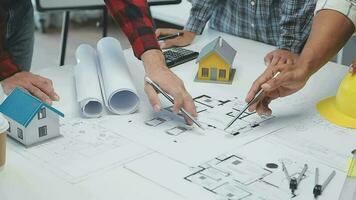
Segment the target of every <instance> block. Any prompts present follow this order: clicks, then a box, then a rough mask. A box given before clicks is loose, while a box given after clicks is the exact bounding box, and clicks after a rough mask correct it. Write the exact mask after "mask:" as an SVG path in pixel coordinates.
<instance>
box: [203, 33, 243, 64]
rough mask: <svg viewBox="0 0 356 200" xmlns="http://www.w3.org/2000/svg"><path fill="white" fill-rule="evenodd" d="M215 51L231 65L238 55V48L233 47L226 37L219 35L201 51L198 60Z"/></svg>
mask: <svg viewBox="0 0 356 200" xmlns="http://www.w3.org/2000/svg"><path fill="white" fill-rule="evenodd" d="M213 52H215V53H217V54H218V55H219V56H220V57H221V58H222V59H224V61H225V62H227V63H228V64H230V65H232V63H233V62H234V59H235V56H236V50H235V49H234V48H232V47H231V46H230V45H229V44H228V43H227V42H226V41H225V40H224V39H222V38H221V37H218V38H216V39H215V40H213V41H212V42H210V43H209V44H208V45H206V46H205V47H204V48H203V49H202V50H201V51H200V53H199V57H198V58H197V62H199V61H200V60H201V59H203V58H205V57H206V56H208V55H210V54H211V53H213Z"/></svg>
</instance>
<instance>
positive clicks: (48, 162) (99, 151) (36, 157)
mask: <svg viewBox="0 0 356 200" xmlns="http://www.w3.org/2000/svg"><path fill="white" fill-rule="evenodd" d="M99 119H101V118H99ZM99 119H96V118H95V119H81V118H69V119H64V120H63V121H61V126H60V131H61V135H62V137H58V138H55V139H53V140H50V141H48V142H46V143H42V144H39V145H37V146H34V147H31V148H26V147H23V146H22V145H19V144H17V143H14V142H12V143H11V144H9V147H10V148H12V149H13V150H14V151H16V152H18V153H19V154H21V155H22V156H24V157H25V158H26V159H28V160H30V161H32V162H33V163H36V164H38V165H40V166H41V168H42V167H43V168H45V169H47V170H49V171H50V172H52V173H53V174H55V175H57V176H58V177H60V178H63V179H64V180H66V181H68V182H70V183H78V182H81V181H84V180H86V179H87V178H88V177H90V176H93V175H95V174H97V173H100V172H103V171H105V170H109V169H111V168H113V167H116V166H120V165H122V164H124V163H125V162H129V161H132V160H135V159H137V158H140V157H141V156H144V155H146V154H148V153H150V152H151V150H149V149H147V148H145V147H144V146H142V145H139V144H136V143H133V142H132V141H130V140H129V139H127V138H125V137H123V136H121V135H120V134H119V133H117V132H113V131H109V130H107V129H105V128H103V127H101V126H100V125H99V124H100V121H99Z"/></svg>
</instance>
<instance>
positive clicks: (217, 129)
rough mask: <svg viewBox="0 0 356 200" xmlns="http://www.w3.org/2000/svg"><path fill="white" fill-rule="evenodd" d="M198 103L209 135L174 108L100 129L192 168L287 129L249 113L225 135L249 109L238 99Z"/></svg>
mask: <svg viewBox="0 0 356 200" xmlns="http://www.w3.org/2000/svg"><path fill="white" fill-rule="evenodd" d="M194 101H195V105H196V108H197V112H198V117H197V120H198V121H199V122H200V123H201V124H202V126H203V127H204V128H205V131H202V130H200V129H199V128H197V127H195V125H193V126H189V125H187V124H186V122H185V120H184V117H183V116H182V115H181V114H180V113H178V115H177V114H174V113H173V112H172V106H166V107H164V109H162V111H160V112H157V113H154V112H151V113H147V115H145V116H142V115H141V116H137V117H136V116H135V115H131V116H125V117H121V116H120V119H119V117H117V119H116V117H115V118H114V117H103V118H102V119H101V122H100V125H101V126H103V127H105V128H107V129H109V130H112V131H119V132H120V133H122V134H124V136H125V137H127V138H130V139H131V140H133V141H135V142H137V143H138V144H142V145H144V146H146V147H148V148H151V149H154V150H156V151H158V152H160V153H162V154H165V155H167V156H170V157H172V158H175V159H177V160H179V161H181V162H184V163H186V164H190V165H194V164H199V163H200V162H201V161H205V160H207V159H209V158H211V157H213V156H215V155H219V154H221V153H224V152H226V151H227V150H229V149H232V148H234V147H236V146H239V145H242V144H245V143H248V142H251V141H253V140H257V139H259V138H261V137H264V136H265V135H268V134H270V133H272V132H274V131H276V130H278V129H280V128H282V127H283V126H285V124H283V123H275V121H276V120H274V119H275V118H276V117H275V116H268V117H260V116H259V115H258V114H256V113H251V112H248V111H247V112H245V113H244V115H242V116H241V118H240V119H238V120H237V121H236V123H234V124H233V126H231V127H230V128H229V129H227V130H226V131H225V130H224V128H225V126H226V125H227V124H228V123H229V122H230V121H231V120H232V119H233V118H234V117H235V116H236V114H237V113H238V112H239V111H240V110H241V108H242V107H243V106H244V105H245V103H244V102H243V101H241V100H240V99H239V98H237V97H230V98H215V97H211V96H208V95H200V96H197V97H195V98H194ZM125 118H126V120H125ZM128 121H131V122H130V123H129V122H128ZM123 127H125V129H123ZM128 130H129V131H128ZM192 149H194V151H192Z"/></svg>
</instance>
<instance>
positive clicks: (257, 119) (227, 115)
mask: <svg viewBox="0 0 356 200" xmlns="http://www.w3.org/2000/svg"><path fill="white" fill-rule="evenodd" d="M194 101H195V105H196V107H197V112H198V114H199V117H198V120H199V121H200V122H202V123H203V124H205V126H206V127H207V128H209V129H218V130H219V131H221V132H225V133H228V134H231V135H234V136H236V135H239V134H241V133H245V132H248V131H251V130H253V129H254V128H256V127H258V126H259V125H261V124H262V123H264V122H266V121H267V120H270V119H273V118H274V116H259V115H257V114H256V113H251V112H248V111H245V112H244V113H243V114H242V116H241V117H240V118H239V119H238V120H237V121H236V122H235V123H234V124H233V126H232V127H231V128H229V129H227V130H226V131H225V130H224V128H225V126H226V125H227V123H228V122H230V121H231V120H232V119H233V118H234V117H235V116H236V115H237V114H238V113H239V112H240V110H241V109H242V108H243V106H244V105H245V104H244V103H243V102H241V101H239V100H238V98H237V97H235V98H234V99H229V100H218V99H215V98H212V97H210V96H208V95H201V96H198V97H196V98H194ZM165 110H167V111H170V112H172V106H171V107H167V108H166V109H165Z"/></svg>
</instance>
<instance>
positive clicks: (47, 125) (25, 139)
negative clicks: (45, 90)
mask: <svg viewBox="0 0 356 200" xmlns="http://www.w3.org/2000/svg"><path fill="white" fill-rule="evenodd" d="M0 112H2V113H3V114H4V116H5V118H6V119H7V120H8V121H9V129H8V135H9V136H11V137H12V138H14V139H15V140H17V141H19V142H20V143H22V144H24V145H25V146H30V145H32V144H35V143H38V142H42V141H44V140H47V139H50V138H53V137H57V136H59V117H64V114H63V113H61V112H60V111H58V110H56V109H55V108H53V107H51V106H50V105H48V104H46V103H44V102H42V101H41V100H39V99H38V98H36V97H34V96H32V95H31V94H29V93H27V92H25V91H23V90H21V89H19V88H16V89H14V90H13V91H12V92H11V94H10V95H9V96H8V97H7V98H6V99H5V101H4V102H3V103H2V104H1V105H0Z"/></svg>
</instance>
